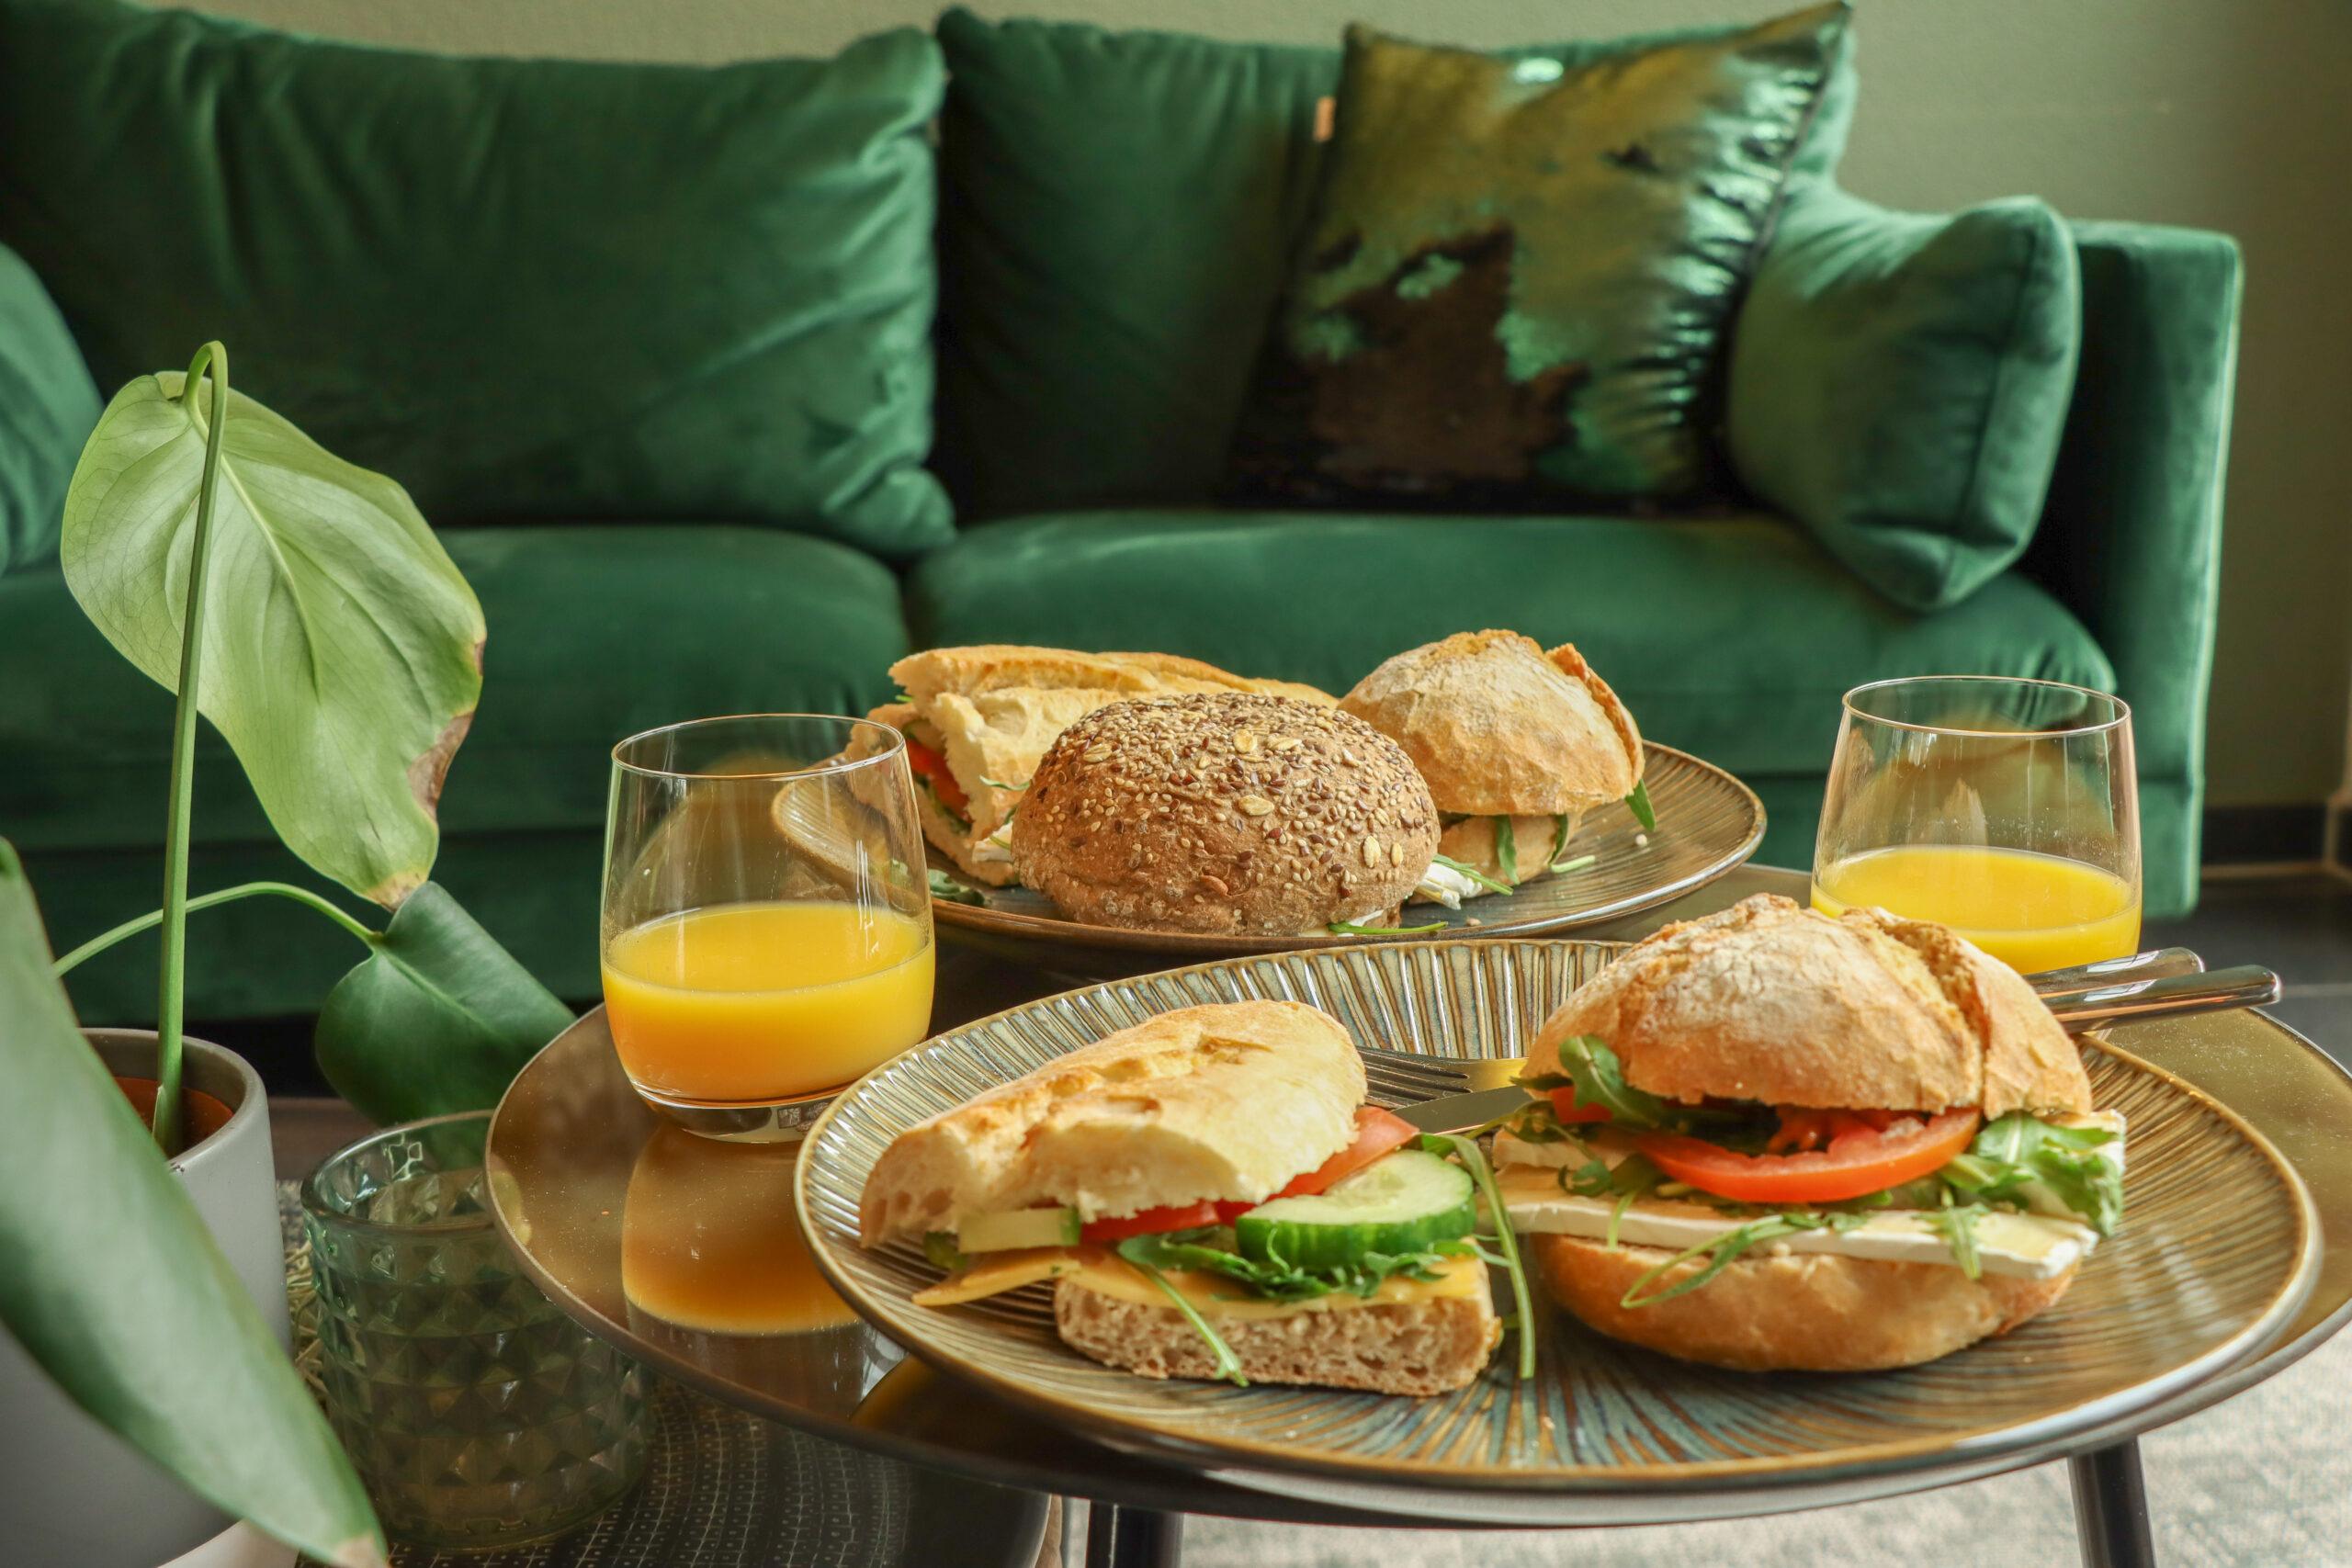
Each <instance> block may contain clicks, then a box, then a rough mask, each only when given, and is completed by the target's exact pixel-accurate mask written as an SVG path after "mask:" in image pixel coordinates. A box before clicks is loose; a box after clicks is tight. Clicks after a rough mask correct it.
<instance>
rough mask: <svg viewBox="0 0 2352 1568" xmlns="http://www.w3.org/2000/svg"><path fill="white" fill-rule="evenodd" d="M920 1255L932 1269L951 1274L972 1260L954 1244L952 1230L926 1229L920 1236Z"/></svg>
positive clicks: (954, 1239) (954, 1238) (954, 1235)
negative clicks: (928, 1262) (927, 1261)
mask: <svg viewBox="0 0 2352 1568" xmlns="http://www.w3.org/2000/svg"><path fill="white" fill-rule="evenodd" d="M922 1255H923V1257H924V1258H926V1259H928V1260H929V1261H930V1264H931V1266H932V1267H933V1269H944V1270H945V1271H946V1272H947V1273H950V1274H953V1273H955V1272H956V1270H957V1269H962V1268H965V1267H967V1265H969V1264H970V1262H971V1261H972V1260H971V1259H970V1258H967V1257H965V1256H964V1254H963V1252H962V1251H961V1250H959V1249H958V1248H957V1247H956V1233H955V1232H954V1231H926V1232H924V1233H923V1238H922Z"/></svg>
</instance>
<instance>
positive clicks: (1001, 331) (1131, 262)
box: [933, 8, 1855, 516]
mask: <svg viewBox="0 0 2352 1568" xmlns="http://www.w3.org/2000/svg"><path fill="white" fill-rule="evenodd" d="M1732 30H1734V29H1733V28H1702V29H1694V30H1692V31H1690V32H1685V33H1677V34H1653V35H1649V36H1647V37H1644V38H1639V39H1610V40H1605V41H1600V42H1587V43H1573V44H1566V45H1553V46H1545V47H1543V48H1538V49H1530V50H1527V51H1515V52H1520V53H1543V54H1549V55H1551V56H1553V57H1555V58H1557V59H1559V60H1560V61H1561V62H1563V63H1564V64H1566V65H1567V66H1570V67H1574V66H1576V65H1577V64H1579V63H1582V62H1587V61H1589V60H1593V59H1596V58H1599V57H1600V56H1601V55H1604V54H1607V53H1610V52H1611V51H1616V50H1619V49H1622V48H1625V47H1629V46H1633V45H1637V44H1645V43H1649V42H1653V41H1657V40H1658V39H1664V38H1668V37H1683V38H1692V37H1706V36H1711V35H1717V34H1721V33H1724V32H1728V31H1732ZM1849 36H1850V35H1849ZM939 41H940V44H941V46H942V47H943V48H944V50H945V51H946V53H947V62H948V66H949V70H950V72H951V75H950V79H949V84H948V94H947V107H946V109H945V111H944V114H943V116H942V118H941V127H940V168H941V187H942V204H941V209H940V235H939V246H940V288H941V296H940V406H939V446H938V448H937V451H936V452H935V454H934V456H933V466H934V467H935V468H938V470H939V472H940V474H941V476H942V477H943V478H944V479H945V480H946V481H947V485H948V489H949V490H950V491H952V492H953V493H954V494H955V496H956V505H957V508H958V511H959V513H962V514H964V515H966V516H975V515H990V514H993V515H1004V514H1009V513H1023V512H1041V511H1046V510H1050V509H1055V508H1060V507H1074V506H1101V505H1112V504H1120V505H1130V504H1132V505H1150V504H1191V503H1199V502H1206V501H1208V500H1209V499H1210V498H1212V497H1213V496H1215V495H1216V492H1217V491H1218V488H1219V485H1220V482H1221V480H1222V479H1223V477H1224V471H1225V459H1226V451H1227V446H1228V444H1229V442H1230V441H1231V438H1232V434H1233V427H1234V422H1235V419H1236V418H1237V416H1238V413H1239V412H1240V409H1241V402H1242V397H1243V390H1244V388H1245V386H1246V384H1247V383H1248V381H1249V378H1250V366H1251V364H1252V362H1253V360H1254V359H1255V357H1256V355H1257V353H1258V345H1259V342H1260V340H1261V337H1262V336H1263V335H1264V333H1265V328H1266V322H1267V321H1268V319H1269V317H1270V316H1271V314H1272V310H1273V307H1274V301H1275V299H1276V297H1277V296H1278V295H1279V294H1280V293H1281V291H1282V286H1283V274H1284V272H1285V270H1286V269H1287V267H1288V265H1289V263H1290V258H1291V254H1292V252H1293V251H1294V249H1295V246H1296V244H1297V242H1298V239H1299V237H1300V235H1301V234H1302V233H1303V232H1304V231H1305V228H1306V220H1307V216H1308V212H1309V209H1310V208H1311V206H1312V204H1313V200H1314V197H1315V191H1316V185H1317V179H1318V177H1319V174H1320V166H1321V153H1322V149H1321V148H1320V147H1319V146H1318V145H1317V141H1316V140H1315V126H1316V105H1317V102H1318V101H1319V100H1320V99H1321V98H1323V97H1325V96H1328V95H1329V94H1330V93H1331V92H1332V91H1333V89H1334V87H1335V86H1336V85H1337V84H1338V81H1339V73H1340V51H1339V50H1338V49H1336V48H1329V49H1301V48H1294V47H1288V46H1283V45H1273V44H1249V43H1226V42H1221V41H1217V40H1215V39H1204V38H1193V37H1186V36H1183V35H1180V34H1174V33H1154V32H1125V33H1114V32H1106V31H1104V30H1103V29H1102V28H1096V27H1090V26H1086V25H1084V24H1080V23H1061V22H1029V21H1011V22H1001V23H997V22H986V21H982V20H981V19H980V18H979V17H976V16H974V15H973V14H972V13H970V12H969V11H967V10H963V9H960V8H958V9H956V10H951V11H949V12H948V13H947V14H946V15H945V16H944V17H941V18H940V21H939ZM1335 41H1336V40H1335ZM1854 83H1855V78H1854V74H1853V70H1852V64H1851V58H1850V43H1849V44H1848V45H1846V46H1845V50H1844V51H1841V54H1840V57H1839V59H1838V63H1837V66H1836V68H1835V69H1834V70H1833V72H1832V73H1831V76H1830V81H1829V85H1827V87H1826V88H1825V90H1824V92H1823V95H1822V99H1821V104H1820V107H1819V109H1818V111H1817V112H1816V113H1815V116H1814V118H1813V123H1812V125H1811V126H1810V128H1809V129H1808V130H1807V131H1806V133H1805V137H1804V142H1803V144H1802V146H1801V147H1800V148H1799V149H1798V152H1797V153H1796V156H1795V159H1794V161H1793V162H1792V165H1791V168H1792V174H1793V175H1803V176H1806V177H1812V176H1817V175H1822V174H1825V173H1826V172H1827V171H1828V170H1829V169H1830V168H1831V167H1833V166H1834V165H1835V164H1836V163H1837V160H1838V154H1839V153H1840V152H1842V151H1843V150H1844V147H1845V141H1846V132H1847V128H1848V126H1849V123H1850V121H1851V119H1852V115H1853V104H1854Z"/></svg>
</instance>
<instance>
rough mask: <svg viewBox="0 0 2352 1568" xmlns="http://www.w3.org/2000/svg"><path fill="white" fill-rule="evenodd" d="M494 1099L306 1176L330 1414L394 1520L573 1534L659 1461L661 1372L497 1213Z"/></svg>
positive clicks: (404, 1532)
mask: <svg viewBox="0 0 2352 1568" xmlns="http://www.w3.org/2000/svg"><path fill="white" fill-rule="evenodd" d="M489 1132H490V1113H489V1112H487V1111H469V1112H462V1113H460V1114H458V1115H455V1116H442V1117H436V1118H435V1119H433V1120H431V1121H427V1122H412V1123H410V1124H409V1125H407V1126H404V1127H393V1128H390V1129H388V1130H387V1131H384V1132H381V1133H378V1134H375V1135H374V1136H372V1137H368V1138H365V1139H362V1140H361V1141H360V1142H358V1143H356V1144H354V1145H351V1146H350V1147H349V1148H346V1149H345V1150H343V1151H342V1152H341V1153H339V1154H335V1155H333V1156H329V1157H328V1159H327V1160H326V1161H325V1163H323V1164H322V1165H321V1166H320V1167H319V1168H318V1169H317V1170H315V1171H313V1172H311V1179H309V1180H308V1181H306V1182H304V1183H303V1185H302V1211H303V1223H304V1225H305V1228H306V1229H307V1231H308V1233H309V1235H310V1239H311V1272H312V1276H313V1278H314V1280H315V1281H316V1285H317V1290H318V1332H319V1348H320V1360H321V1362H322V1368H323V1371H324V1376H325V1382H326V1391H327V1406H328V1415H329V1417H330V1418H331V1419H332V1421H333V1422H334V1429H335V1435H336V1436H337V1437H338V1438H341V1439H342V1440H343V1445H344V1447H345V1449H346V1450H348V1451H349V1452H350V1454H351V1458H352V1462H353V1463H354V1464H355V1465H356V1467H357V1469H358V1471H359V1475H360V1478H361V1480H362V1481H364V1482H365V1483H367V1487H368V1496H369V1497H370V1498H371V1499H372V1500H373V1501H374V1503H375V1505H376V1511H377V1513H378V1515H379V1517H381V1518H382V1520H383V1522H384V1528H385V1529H387V1530H389V1531H390V1533H391V1534H392V1535H393V1536H394V1537H396V1538H398V1539H401V1540H411V1541H415V1542H418V1543H420V1544H427V1545H432V1546H436V1547H447V1548H456V1549H458V1550H463V1551H486V1550H489V1549H492V1548H494V1547H506V1546H515V1545H521V1544H524V1543H526V1542H529V1541H536V1540H547V1539H549V1538H551V1537H554V1536H558V1535H560V1534H562V1533H563V1532H564V1531H566V1530H568V1529H571V1528H572V1527H574V1526H576V1525H579V1524H581V1523H582V1522H584V1521H585V1520H587V1519H589V1518H590V1517H594V1515H595V1514H597V1513H599V1512H601V1511H603V1510H604V1509H605V1507H606V1506H609V1505H610V1504H611V1503H612V1502H613V1501H614V1500H615V1499H616V1498H617V1497H619V1496H620V1495H622V1494H623V1493H624V1492H627V1491H628V1488H629V1487H630V1486H631V1485H632V1484H634V1483H636V1481H637V1479H638V1478H639V1475H641V1474H642V1473H643V1472H644V1469H645V1452H646V1438H645V1400H646V1373H645V1372H644V1371H643V1370H642V1369H641V1368H639V1366H638V1365H637V1364H636V1363H635V1362H633V1361H631V1360H629V1359H628V1358H627V1357H625V1356H623V1355H621V1354H620V1353H619V1352H618V1351H617V1350H616V1349H614V1348H612V1347H611V1346H609V1345H607V1344H605V1342H604V1341H602V1340H600V1339H597V1338H595V1337H594V1336H592V1335H590V1334H588V1333H587V1332H586V1331H584V1330H583V1329H582V1328H580V1327H579V1326H578V1325H576V1324H574V1323H573V1322H572V1321H571V1319H570V1318H568V1317H566V1316H564V1315H563V1314H562V1313H560V1312H559V1311H558V1310H557V1309H556V1307H555V1306H554V1304H553V1303H550V1302H549V1301H548V1299H547V1297H546V1296H545V1295H543V1294H541V1293H540V1292H539V1290H538V1288H537V1286H535V1285H533V1284H532V1283H531V1282H530V1281H529V1280H526V1279H525V1278H524V1277H523V1276H522V1274H521V1273H520V1271H518V1270H517V1269H516V1268H515V1261H514V1258H513V1257H512V1256H511V1255H510V1254H509V1253H508V1252H507V1249H506V1247H505V1244H504V1243H503V1242H502V1241H501V1240H500V1239H499V1235H498V1232H497V1229H496V1227H495V1226H494V1225H493V1224H492V1220H491V1214H490V1201H489V1193H488V1190H487V1188H486V1186H485V1179H484V1175H483V1168H482V1147H483V1144H484V1141H485V1140H486V1138H487V1137H488V1135H489Z"/></svg>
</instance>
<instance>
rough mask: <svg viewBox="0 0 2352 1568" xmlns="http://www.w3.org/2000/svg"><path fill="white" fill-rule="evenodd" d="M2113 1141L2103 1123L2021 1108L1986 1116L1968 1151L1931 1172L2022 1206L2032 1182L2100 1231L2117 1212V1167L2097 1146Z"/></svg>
mask: <svg viewBox="0 0 2352 1568" xmlns="http://www.w3.org/2000/svg"><path fill="white" fill-rule="evenodd" d="M2114 1141H2115V1134H2113V1133H2112V1132H2110V1131H2109V1130H2108V1129H2107V1128H2105V1127H2060V1126H2055V1125H2052V1123H2050V1122H2044V1121H2042V1120H2041V1119H2040V1118H2039V1117H2035V1116H2030V1115H2028V1114H2027V1113H2026V1112H2024V1111H2011V1112H2009V1113H2008V1114H2007V1115H2006V1116H2003V1117H2000V1118H1998V1119H1997V1120H1996V1121H1994V1122H1988V1123H1987V1124H1986V1125H1985V1127H1984V1128H1983V1130H1981V1131H1980V1132H1978V1134H1976V1137H1975V1139H1974V1141H1973V1142H1972V1143H1971V1144H1970V1145H1968V1152H1967V1153H1966V1154H1963V1155H1959V1156H1955V1157H1954V1158H1953V1159H1952V1160H1951V1163H1950V1164H1948V1165H1946V1166H1945V1167H1944V1168H1943V1169H1942V1170H1940V1171H1939V1172H1938V1173H1937V1175H1938V1176H1939V1178H1940V1179H1942V1181H1943V1182H1944V1184H1945V1185H1946V1186H1947V1187H1949V1188H1951V1189H1952V1190H1956V1191H1959V1192H1962V1193H1964V1194H1966V1195H1967V1196H1968V1197H1970V1198H1972V1199H1974V1200H1976V1201H1980V1202H1986V1203H2012V1204H2016V1205H2018V1207H2021V1208H2022V1207H2024V1206H2025V1199H2026V1189H2027V1188H2028V1187H2029V1186H2035V1185H2038V1186H2040V1187H2042V1188H2044V1189H2045V1190H2048V1191H2049V1192H2050V1193H2051V1194H2052V1196H2054V1197H2055V1198H2056V1199H2057V1200H2058V1201H2060V1202H2061V1203H2063V1204H2064V1205H2065V1206H2066V1207H2067V1208H2068V1209H2070V1210H2072V1211H2073V1212H2074V1213H2075V1214H2077V1215H2079V1216H2080V1217H2081V1218H2082V1221H2083V1223H2084V1224H2087V1225H2089V1226H2090V1227H2091V1228H2092V1229H2093V1230H2095V1231H2097V1232H2098V1234H2099V1235H2114V1234H2115V1227H2116V1226H2117V1225H2118V1224H2120V1223H2121V1221H2122V1218H2123V1173H2122V1172H2121V1171H2120V1170H2119V1169H2118V1168H2116V1167H2115V1165H2114V1163H2113V1162H2112V1161H2110V1160H2109V1159H2107V1158H2106V1157H2105V1156H2102V1155H2100V1154H2099V1152H2098V1151H2099V1150H2100V1149H2101V1148H2102V1147H2103V1146H2105V1145H2108V1144H2110V1143H2112V1142H2114Z"/></svg>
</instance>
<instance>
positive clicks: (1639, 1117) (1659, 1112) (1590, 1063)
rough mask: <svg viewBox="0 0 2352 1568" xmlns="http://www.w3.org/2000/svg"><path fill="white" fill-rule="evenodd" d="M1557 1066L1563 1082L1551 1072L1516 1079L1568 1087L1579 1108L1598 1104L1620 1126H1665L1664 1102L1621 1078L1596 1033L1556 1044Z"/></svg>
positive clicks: (1541, 1086)
mask: <svg viewBox="0 0 2352 1568" xmlns="http://www.w3.org/2000/svg"><path fill="white" fill-rule="evenodd" d="M1560 1067H1561V1071H1562V1073H1564V1074H1565V1075H1566V1082H1559V1081H1556V1076H1555V1075H1550V1074H1546V1075H1543V1076H1540V1077H1533V1078H1527V1077H1522V1078H1521V1079H1520V1080H1519V1081H1520V1082H1521V1083H1522V1084H1524V1085H1526V1086H1527V1087H1528V1088H1529V1089H1539V1090H1541V1089H1569V1088H1573V1089H1575V1090H1576V1104H1577V1107H1578V1108H1579V1109H1581V1108H1583V1107H1585V1106H1588V1105H1598V1106H1600V1107H1601V1108H1603V1109H1604V1110H1606V1111H1608V1112H1609V1119H1610V1120H1611V1122H1616V1123H1617V1124H1618V1125H1620V1126H1623V1127H1635V1128H1653V1127H1659V1126H1663V1125H1665V1123H1666V1122H1667V1121H1668V1116H1669V1114H1670V1112H1669V1111H1668V1106H1667V1103H1666V1101H1664V1100H1660V1099H1659V1098H1658V1097H1657V1096H1656V1095H1654V1094H1647V1093H1645V1092H1644V1091H1642V1090H1641V1089H1635V1088H1634V1086H1633V1085H1631V1084H1629V1083H1627V1082H1626V1081H1625V1070H1624V1067H1623V1065H1622V1064H1620V1063H1619V1061H1618V1060H1617V1053H1616V1052H1614V1051H1611V1049H1610V1048H1609V1047H1608V1045H1607V1044H1605V1043H1603V1042H1602V1041H1601V1039H1600V1036H1599V1035H1594V1034H1578V1035H1574V1036H1571V1037H1570V1038H1568V1039H1566V1040H1564V1041H1562V1042H1561V1043H1560Z"/></svg>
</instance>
